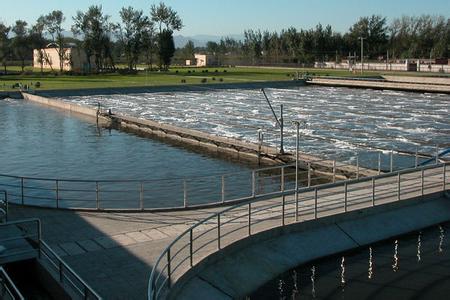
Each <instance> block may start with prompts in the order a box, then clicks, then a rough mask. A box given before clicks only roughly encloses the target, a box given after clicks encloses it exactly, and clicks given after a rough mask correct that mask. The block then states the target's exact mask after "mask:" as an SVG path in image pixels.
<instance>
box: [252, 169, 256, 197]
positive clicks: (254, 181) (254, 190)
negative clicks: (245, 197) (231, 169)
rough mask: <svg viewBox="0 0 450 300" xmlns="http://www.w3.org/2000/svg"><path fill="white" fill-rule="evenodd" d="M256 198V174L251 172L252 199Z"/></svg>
mask: <svg viewBox="0 0 450 300" xmlns="http://www.w3.org/2000/svg"><path fill="white" fill-rule="evenodd" d="M255 196H256V174H255V171H252V197H255Z"/></svg>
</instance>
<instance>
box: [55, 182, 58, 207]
mask: <svg viewBox="0 0 450 300" xmlns="http://www.w3.org/2000/svg"><path fill="white" fill-rule="evenodd" d="M55 189H56V208H59V181H58V180H56V181H55Z"/></svg>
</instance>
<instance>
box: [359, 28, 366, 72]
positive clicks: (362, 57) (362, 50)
mask: <svg viewBox="0 0 450 300" xmlns="http://www.w3.org/2000/svg"><path fill="white" fill-rule="evenodd" d="M359 39H360V40H361V74H362V73H363V69H364V40H365V39H366V38H364V37H362V36H360V37H359Z"/></svg>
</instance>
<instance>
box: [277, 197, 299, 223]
mask: <svg viewBox="0 0 450 300" xmlns="http://www.w3.org/2000/svg"><path fill="white" fill-rule="evenodd" d="M281 198H282V200H281V201H282V203H281V225H282V226H284V224H285V223H284V209H285V205H286V202H285V196H284V195H283V197H281ZM295 216H296V218H295V220H296V221H297V213H296V214H295Z"/></svg>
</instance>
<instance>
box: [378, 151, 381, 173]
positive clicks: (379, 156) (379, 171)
mask: <svg viewBox="0 0 450 300" xmlns="http://www.w3.org/2000/svg"><path fill="white" fill-rule="evenodd" d="M380 174H381V152H378V175H380Z"/></svg>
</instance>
